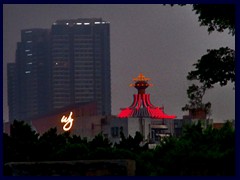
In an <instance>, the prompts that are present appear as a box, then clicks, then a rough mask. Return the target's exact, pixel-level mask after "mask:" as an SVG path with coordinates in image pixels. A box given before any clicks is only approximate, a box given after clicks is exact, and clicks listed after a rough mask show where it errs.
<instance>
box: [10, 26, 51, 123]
mask: <svg viewBox="0 0 240 180" xmlns="http://www.w3.org/2000/svg"><path fill="white" fill-rule="evenodd" d="M50 65H51V64H50V59H49V30H47V29H26V30H22V31H21V41H20V42H18V43H17V50H16V63H9V64H8V105H9V120H10V121H13V120H14V119H18V120H26V119H28V118H30V117H32V116H35V115H39V114H42V113H45V112H47V111H48V110H49V108H50V106H51V103H50V98H49V92H50Z"/></svg>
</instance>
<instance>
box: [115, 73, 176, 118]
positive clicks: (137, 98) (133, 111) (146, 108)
mask: <svg viewBox="0 0 240 180" xmlns="http://www.w3.org/2000/svg"><path fill="white" fill-rule="evenodd" d="M149 80H150V78H146V77H145V76H144V75H143V74H142V73H140V74H139V76H138V77H137V78H134V79H133V81H134V82H135V83H134V84H130V86H133V87H135V88H136V89H137V90H138V94H134V95H133V98H134V99H133V103H132V105H131V106H129V107H127V108H122V109H121V112H120V113H119V115H118V117H120V118H126V117H138V118H139V117H149V118H156V119H174V118H176V116H175V115H167V114H165V113H164V112H163V110H164V109H163V107H161V108H160V107H156V106H154V105H153V104H152V103H151V101H150V94H145V89H146V88H148V87H149V86H152V84H149V83H148V81H149Z"/></svg>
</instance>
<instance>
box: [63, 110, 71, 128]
mask: <svg viewBox="0 0 240 180" xmlns="http://www.w3.org/2000/svg"><path fill="white" fill-rule="evenodd" d="M72 114H73V113H72V112H70V114H69V116H68V117H66V116H63V117H62V119H61V123H65V124H64V126H63V130H64V131H69V130H70V129H71V127H72V125H73V119H72Z"/></svg>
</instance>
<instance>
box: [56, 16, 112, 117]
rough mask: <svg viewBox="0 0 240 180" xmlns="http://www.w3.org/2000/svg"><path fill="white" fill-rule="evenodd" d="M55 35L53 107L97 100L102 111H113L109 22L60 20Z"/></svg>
mask: <svg viewBox="0 0 240 180" xmlns="http://www.w3.org/2000/svg"><path fill="white" fill-rule="evenodd" d="M51 35H52V43H51V44H52V45H51V55H52V66H53V67H52V90H53V108H54V109H57V108H61V107H64V106H66V105H69V104H73V103H79V102H91V101H95V102H97V108H98V114H102V115H108V114H111V93H110V91H111V90H110V88H111V87H110V38H109V23H108V22H105V21H103V20H102V19H100V18H92V19H74V20H58V21H56V22H55V23H53V25H52V29H51Z"/></svg>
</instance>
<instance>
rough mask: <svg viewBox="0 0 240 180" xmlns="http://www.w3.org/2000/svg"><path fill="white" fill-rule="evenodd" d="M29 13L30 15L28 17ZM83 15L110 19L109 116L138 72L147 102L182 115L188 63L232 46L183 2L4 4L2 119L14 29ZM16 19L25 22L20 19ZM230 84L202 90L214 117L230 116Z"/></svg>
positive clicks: (127, 97)
mask: <svg viewBox="0 0 240 180" xmlns="http://www.w3.org/2000/svg"><path fill="white" fill-rule="evenodd" d="M45 9H47V10H48V11H45ZM70 10H71V11H70ZM20 12H21V16H19V13H20ZM45 12H47V13H45ZM54 12H55V13H54ZM57 12H61V13H57ZM31 13H32V16H33V17H34V19H35V20H34V19H32V18H33V17H29V16H30V14H31ZM39 15H41V16H43V17H42V18H40V17H38V16H39ZM45 16H48V18H46V17H45ZM88 17H101V18H103V19H105V20H106V21H109V22H110V24H111V29H110V33H111V43H110V44H111V80H112V81H111V84H112V87H111V88H112V93H111V94H112V114H114V115H116V114H118V113H119V112H120V108H122V107H126V106H127V105H128V104H129V103H130V102H131V100H132V94H134V90H133V89H131V88H129V87H128V85H129V84H130V83H131V80H132V78H133V77H135V76H137V75H138V74H139V73H143V74H144V75H146V76H147V77H151V79H152V83H153V84H154V85H155V86H154V87H153V88H149V90H148V92H149V93H151V96H152V101H153V104H156V105H159V106H161V105H164V106H165V107H166V109H167V110H168V111H167V113H170V114H176V115H177V116H178V118H181V116H182V115H183V114H185V113H184V112H182V111H181V107H183V106H184V105H185V104H186V103H187V101H188V99H187V94H186V90H187V88H188V86H189V85H191V84H192V82H188V81H187V80H186V76H187V72H189V71H190V70H192V69H193V66H192V65H193V64H194V63H196V62H197V60H198V59H200V57H201V56H202V55H204V54H205V53H206V51H207V49H213V48H216V49H217V48H219V47H221V46H229V47H230V48H233V49H234V48H235V39H234V38H235V37H232V36H231V35H229V34H228V33H227V32H223V33H217V32H213V33H212V34H210V35H209V34H208V32H207V29H206V27H200V26H199V22H198V20H197V15H195V14H194V12H192V10H191V6H189V5H188V6H186V7H179V6H174V7H170V6H163V5H4V6H3V24H4V25H3V38H4V41H3V55H4V56H3V57H4V64H3V68H4V69H3V77H4V84H3V87H4V89H3V99H4V102H3V103H4V104H3V107H4V119H7V115H6V113H8V112H7V109H6V98H7V95H6V63H7V62H14V61H15V50H16V42H18V41H19V37H20V30H21V29H27V28H35V27H36V28H47V27H49V26H51V24H52V23H53V22H54V21H56V20H57V19H71V18H88ZM16 18H19V19H18V20H17V19H16ZM22 18H24V20H25V21H20V20H21V19H22ZM10 22H11V23H10ZM232 88H233V85H228V86H226V87H219V86H216V88H214V89H211V90H209V91H207V92H206V95H205V97H204V101H210V102H212V105H213V112H212V117H213V118H214V120H226V119H233V118H235V91H234V90H232Z"/></svg>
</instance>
